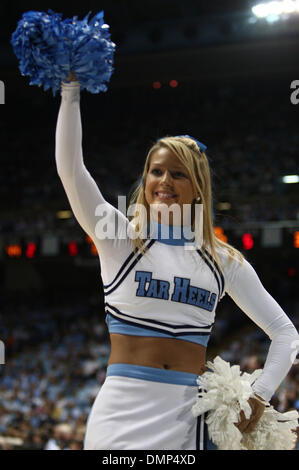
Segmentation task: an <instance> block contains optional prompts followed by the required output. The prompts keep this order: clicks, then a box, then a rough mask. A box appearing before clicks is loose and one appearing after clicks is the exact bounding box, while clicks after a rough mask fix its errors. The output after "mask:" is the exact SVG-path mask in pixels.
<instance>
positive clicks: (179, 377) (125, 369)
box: [106, 363, 198, 387]
mask: <svg viewBox="0 0 299 470" xmlns="http://www.w3.org/2000/svg"><path fill="white" fill-rule="evenodd" d="M115 375H118V376H121V377H131V378H133V379H141V380H148V381H150V382H160V383H166V384H173V385H191V386H194V387H198V384H197V382H196V380H197V378H198V375H196V374H192V373H191V372H181V371H179V370H170V369H159V368H157V367H147V366H138V365H136V364H121V363H119V364H110V365H109V366H108V367H107V373H106V376H107V377H111V376H115Z"/></svg>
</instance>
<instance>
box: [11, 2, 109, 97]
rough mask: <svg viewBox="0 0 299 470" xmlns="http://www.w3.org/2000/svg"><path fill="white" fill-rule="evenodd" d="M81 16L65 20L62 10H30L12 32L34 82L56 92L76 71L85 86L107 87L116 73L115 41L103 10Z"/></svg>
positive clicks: (22, 68) (95, 89)
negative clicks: (59, 11) (80, 18)
mask: <svg viewBox="0 0 299 470" xmlns="http://www.w3.org/2000/svg"><path fill="white" fill-rule="evenodd" d="M88 18H89V14H88V15H87V16H86V17H85V18H84V19H83V20H82V21H80V20H78V18H77V17H73V18H67V19H65V20H62V15H61V14H60V13H54V12H53V11H51V10H49V11H48V13H45V12H37V11H28V12H26V13H24V14H23V16H22V18H21V20H20V21H19V22H18V25H17V28H16V30H15V31H14V33H13V34H12V37H11V44H12V46H13V50H14V52H15V55H16V56H17V58H18V60H19V68H20V71H21V73H22V75H29V76H30V85H38V86H43V87H44V89H45V90H48V89H49V88H52V92H53V95H55V94H56V92H57V91H58V90H59V89H60V86H61V82H63V81H65V80H66V79H67V77H68V75H69V73H70V70H72V72H74V74H75V75H76V77H77V78H78V80H79V82H80V85H81V89H86V90H88V91H90V92H91V93H99V92H101V91H102V92H105V91H107V83H108V82H109V81H110V78H111V75H112V73H113V57H114V51H115V44H114V43H113V42H112V41H111V40H110V32H109V26H108V25H107V24H105V23H104V13H103V12H102V11H101V12H100V13H98V14H96V15H95V16H94V17H93V18H92V19H91V20H90V21H89V22H88Z"/></svg>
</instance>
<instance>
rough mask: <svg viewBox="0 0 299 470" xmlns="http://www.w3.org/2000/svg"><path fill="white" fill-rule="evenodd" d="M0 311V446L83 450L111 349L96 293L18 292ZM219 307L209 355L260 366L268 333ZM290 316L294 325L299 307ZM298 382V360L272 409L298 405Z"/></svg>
mask: <svg viewBox="0 0 299 470" xmlns="http://www.w3.org/2000/svg"><path fill="white" fill-rule="evenodd" d="M0 311H1V314H0V337H1V338H3V340H4V342H5V365H1V366H0V396H1V403H0V449H2V450H14V449H28V450H30V449H31V450H82V448H83V439H84V432H85V427H86V421H87V418H88V414H89V412H90V408H91V406H92V403H93V401H94V399H95V396H96V394H97V393H98V391H99V390H100V387H101V385H102V384H103V382H104V380H105V375H106V366H107V361H108V357H109V353H110V345H109V339H108V335H107V329H106V325H105V321H104V318H105V317H104V308H103V306H102V304H101V298H100V296H98V295H94V294H92V295H90V294H88V295H87V294H86V295H83V294H82V293H81V294H80V295H79V294H76V293H74V292H67V291H64V292H61V293H59V292H56V293H55V294H51V295H45V293H44V294H42V295H38V294H36V295H32V296H28V295H25V294H20V295H18V296H15V297H10V298H5V299H3V298H2V299H1V310H0ZM218 312H219V313H218V316H217V321H216V323H215V326H214V328H213V332H212V336H211V339H210V342H209V346H208V356H209V355H211V354H212V357H214V355H216V354H217V355H218V354H220V355H221V357H222V358H223V359H225V360H227V361H229V362H231V364H240V365H241V369H242V370H246V371H248V372H252V371H253V370H255V369H257V368H260V367H262V366H263V364H264V361H265V357H266V352H267V349H268V347H269V338H267V337H266V335H265V334H264V333H263V332H262V331H261V330H259V329H258V328H257V327H253V326H252V325H250V326H249V327H248V324H245V326H244V324H243V322H244V319H245V315H243V316H240V315H236V316H235V318H234V315H232V305H231V304H230V303H228V304H226V303H224V304H223V306H219V309H218ZM292 319H293V321H294V322H295V324H296V326H297V327H299V305H297V306H296V310H295V315H293V317H292ZM244 328H245V331H244ZM232 332H233V336H232ZM228 338H229V339H230V340H229V342H228V341H227V339H228ZM225 339H226V341H225ZM209 351H210V353H209ZM212 357H211V356H209V358H211V359H212ZM298 382H299V367H298V365H296V366H294V367H293V368H292V369H291V371H290V373H289V374H288V375H287V377H286V379H285V380H284V381H283V383H282V384H281V386H280V387H279V389H278V390H277V392H276V394H275V395H274V397H273V399H272V404H273V405H274V406H275V408H276V409H277V410H279V411H281V412H284V411H287V410H290V409H294V408H295V409H299V396H298Z"/></svg>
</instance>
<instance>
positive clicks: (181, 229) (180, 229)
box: [149, 221, 194, 246]
mask: <svg viewBox="0 0 299 470" xmlns="http://www.w3.org/2000/svg"><path fill="white" fill-rule="evenodd" d="M149 229H150V230H151V231H152V233H150V236H151V238H152V239H155V240H158V241H159V242H161V243H165V244H166V245H176V246H184V245H186V244H193V243H194V233H193V231H192V228H191V227H190V226H189V225H185V226H180V225H166V224H159V222H156V221H153V222H152V225H151V226H150V228H149Z"/></svg>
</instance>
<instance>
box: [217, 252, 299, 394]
mask: <svg viewBox="0 0 299 470" xmlns="http://www.w3.org/2000/svg"><path fill="white" fill-rule="evenodd" d="M226 291H227V293H228V294H229V296H230V297H231V298H232V299H233V300H234V302H235V303H236V304H237V305H238V306H239V307H240V308H241V309H242V310H243V311H244V312H245V313H246V314H247V315H248V317H250V318H251V319H252V320H253V321H254V322H255V323H256V324H257V325H258V326H259V327H260V328H261V329H262V330H263V331H264V332H265V333H266V334H267V335H268V336H269V338H270V339H271V345H270V349H269V352H268V355H267V359H266V362H265V365H264V369H263V372H262V374H261V375H260V377H259V378H258V379H257V380H256V381H255V383H254V384H253V390H254V392H255V393H256V394H258V395H259V396H260V397H262V398H264V399H265V400H266V401H269V400H270V399H271V397H272V395H273V394H274V392H275V391H276V389H277V388H278V387H279V385H280V383H281V382H282V380H283V379H284V378H285V376H286V375H287V373H288V371H289V370H290V368H291V365H292V362H293V361H294V359H295V357H296V352H295V351H296V348H297V350H298V346H299V336H298V333H297V331H296V328H295V326H294V325H293V323H292V322H291V321H290V319H289V318H288V316H287V315H286V314H285V312H284V311H283V310H282V308H281V307H280V306H279V305H278V303H277V302H276V301H275V300H274V299H273V297H272V296H271V295H270V294H269V292H267V291H266V289H265V288H264V286H263V285H262V283H261V281H260V279H259V277H258V275H257V274H256V272H255V270H254V269H253V267H252V266H251V265H250V263H248V261H246V260H245V261H244V262H243V264H242V265H239V266H238V267H237V268H236V269H234V270H233V271H231V274H230V275H229V276H228V279H227V288H226Z"/></svg>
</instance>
